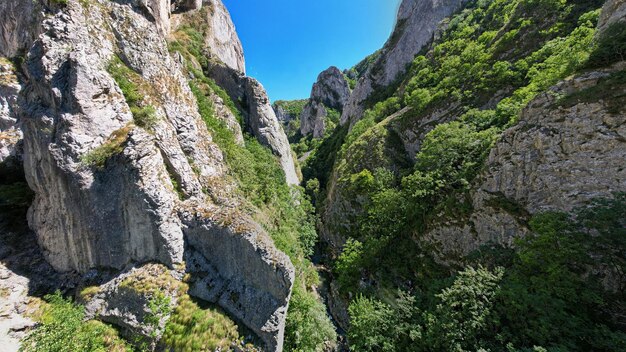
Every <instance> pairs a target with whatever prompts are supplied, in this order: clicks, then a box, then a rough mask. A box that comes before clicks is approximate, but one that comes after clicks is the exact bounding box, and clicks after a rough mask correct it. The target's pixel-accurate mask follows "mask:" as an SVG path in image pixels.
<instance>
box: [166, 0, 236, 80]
mask: <svg viewBox="0 0 626 352" xmlns="http://www.w3.org/2000/svg"><path fill="white" fill-rule="evenodd" d="M195 1H198V2H199V3H200V4H201V5H202V8H200V10H199V11H194V12H185V13H183V14H181V15H175V16H173V18H172V22H173V27H174V28H177V27H181V26H183V25H186V26H191V27H193V28H194V29H196V30H198V31H201V32H202V34H203V37H204V45H205V48H206V49H207V51H208V54H209V56H212V57H215V58H217V59H219V60H220V61H222V62H223V63H225V64H226V65H227V66H228V67H230V68H232V69H234V70H237V71H240V72H242V73H245V72H246V64H245V59H244V55H243V47H242V46H241V41H240V40H239V36H238V35H237V30H236V29H235V25H234V24H233V21H232V19H231V17H230V14H229V13H228V10H227V9H226V7H225V6H224V4H223V3H222V1H220V0H195Z"/></svg>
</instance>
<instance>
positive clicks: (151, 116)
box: [130, 105, 159, 131]
mask: <svg viewBox="0 0 626 352" xmlns="http://www.w3.org/2000/svg"><path fill="white" fill-rule="evenodd" d="M130 112H131V113H132V114H133V121H134V122H135V124H136V125H137V126H139V127H142V128H144V129H146V130H148V131H152V130H153V129H154V127H155V126H156V124H157V122H158V121H159V118H158V117H157V114H156V109H155V108H154V106H152V105H148V106H144V107H142V108H140V107H138V106H132V107H131V108H130Z"/></svg>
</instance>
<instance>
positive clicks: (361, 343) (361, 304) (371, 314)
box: [348, 296, 396, 352]
mask: <svg viewBox="0 0 626 352" xmlns="http://www.w3.org/2000/svg"><path fill="white" fill-rule="evenodd" d="M348 313H349V314H350V319H351V322H350V330H349V331H348V341H349V342H350V347H351V349H352V350H354V351H372V352H374V351H385V352H386V351H395V350H396V349H395V346H394V341H391V339H389V337H388V336H387V335H388V332H389V330H390V329H391V327H392V326H393V325H392V324H393V322H394V320H395V319H394V315H395V312H394V311H393V310H392V309H391V307H389V306H388V305H386V304H384V303H382V302H379V301H377V300H374V299H370V298H367V297H364V296H358V297H357V298H356V299H355V300H354V301H353V302H352V303H351V304H350V307H349V308H348Z"/></svg>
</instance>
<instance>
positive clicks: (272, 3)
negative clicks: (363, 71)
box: [223, 0, 400, 101]
mask: <svg viewBox="0 0 626 352" xmlns="http://www.w3.org/2000/svg"><path fill="white" fill-rule="evenodd" d="M223 1H224V4H225V5H226V7H227V8H228V10H229V11H230V14H231V17H232V18H233V22H235V26H236V27H237V33H238V34H239V38H240V39H241V41H242V43H243V48H244V55H245V57H246V70H247V74H248V75H249V76H252V77H255V78H256V79H258V80H259V81H260V82H261V83H262V84H263V85H264V86H265V88H266V89H267V91H268V93H269V95H270V99H271V100H272V101H275V100H280V99H300V98H307V97H308V96H309V94H310V92H311V86H312V85H313V83H314V82H315V79H316V78H317V75H318V74H319V73H320V72H321V71H323V70H325V69H326V68H328V67H329V66H337V67H339V68H341V69H344V68H349V67H352V66H353V65H355V64H356V63H358V62H359V61H361V60H362V59H363V58H364V57H365V56H367V55H369V54H371V53H372V52H374V51H376V50H378V49H380V48H381V47H382V45H383V44H384V43H385V41H386V40H387V38H388V37H389V34H390V33H391V30H392V28H393V24H394V21H395V16H396V11H397V7H398V3H399V1H400V0H305V1H295V0H223Z"/></svg>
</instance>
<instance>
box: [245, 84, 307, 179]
mask: <svg viewBox="0 0 626 352" xmlns="http://www.w3.org/2000/svg"><path fill="white" fill-rule="evenodd" d="M245 92H246V98H247V102H248V104H247V105H248V109H249V110H248V114H247V117H246V123H245V125H246V127H247V128H248V129H249V130H250V131H251V132H252V135H253V136H255V137H256V138H257V139H258V140H259V142H261V144H263V145H266V146H268V147H269V148H270V149H271V150H272V152H273V153H274V154H275V155H276V156H277V157H278V158H279V159H280V165H281V166H282V168H283V171H285V177H286V179H287V183H288V184H290V185H297V184H299V183H300V179H299V178H298V174H297V172H296V165H295V163H294V161H293V156H292V155H291V146H290V145H289V140H287V135H286V134H285V131H284V130H283V128H282V126H281V125H280V123H279V122H278V119H277V118H276V114H275V113H274V109H273V108H272V105H271V104H270V100H269V97H268V96H267V92H266V91H265V88H263V86H262V85H261V83H259V81H257V80H256V79H254V78H250V77H246V78H245Z"/></svg>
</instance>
